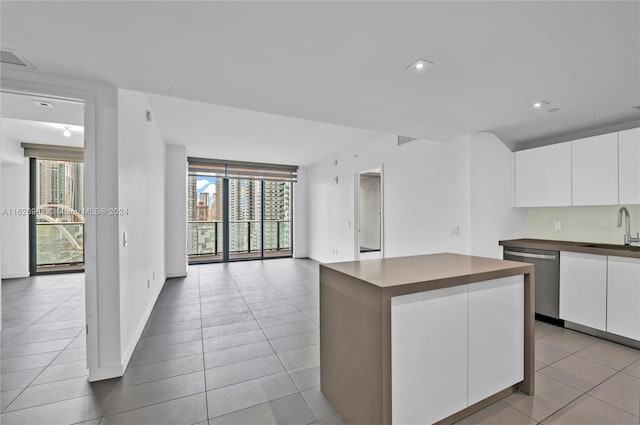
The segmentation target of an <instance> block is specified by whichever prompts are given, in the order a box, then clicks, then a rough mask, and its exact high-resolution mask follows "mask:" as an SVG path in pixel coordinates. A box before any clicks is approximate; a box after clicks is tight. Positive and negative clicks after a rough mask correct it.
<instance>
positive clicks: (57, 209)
mask: <svg viewBox="0 0 640 425" xmlns="http://www.w3.org/2000/svg"><path fill="white" fill-rule="evenodd" d="M36 167H37V168H36V265H37V266H38V267H41V266H56V265H61V264H77V265H80V266H82V263H83V262H84V243H83V242H84V217H83V216H82V213H83V210H84V164H82V163H81V162H71V161H52V160H42V159H39V160H37V161H36ZM40 271H42V270H40Z"/></svg>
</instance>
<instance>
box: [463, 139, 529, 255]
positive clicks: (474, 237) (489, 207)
mask: <svg viewBox="0 0 640 425" xmlns="http://www.w3.org/2000/svg"><path fill="white" fill-rule="evenodd" d="M469 138H470V140H469V141H470V149H471V201H470V209H471V249H470V253H471V254H472V255H478V256H482V257H492V258H502V247H501V246H498V244H497V241H498V240H501V239H513V238H521V237H523V236H524V228H525V226H524V211H523V210H522V209H521V208H513V153H512V152H511V151H510V150H509V149H508V148H507V147H506V146H505V145H504V143H502V141H501V140H500V139H498V138H497V137H496V136H495V135H493V134H489V133H473V134H471V135H469Z"/></svg>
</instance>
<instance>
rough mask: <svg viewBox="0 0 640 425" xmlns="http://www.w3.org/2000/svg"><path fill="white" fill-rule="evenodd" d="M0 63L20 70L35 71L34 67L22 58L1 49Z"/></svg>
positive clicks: (12, 51)
mask: <svg viewBox="0 0 640 425" xmlns="http://www.w3.org/2000/svg"><path fill="white" fill-rule="evenodd" d="M0 62H2V63H4V64H7V65H12V66H18V67H21V68H30V69H35V68H34V66H33V65H31V64H30V63H29V62H28V61H27V60H26V59H25V58H24V57H22V56H21V55H20V54H19V53H18V52H16V51H15V50H11V49H2V50H1V51H0Z"/></svg>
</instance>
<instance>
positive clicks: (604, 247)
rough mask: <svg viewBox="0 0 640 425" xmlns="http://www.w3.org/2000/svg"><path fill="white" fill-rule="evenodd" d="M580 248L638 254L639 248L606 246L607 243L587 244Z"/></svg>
mask: <svg viewBox="0 0 640 425" xmlns="http://www.w3.org/2000/svg"><path fill="white" fill-rule="evenodd" d="M580 246H582V247H585V248H601V249H615V250H619V251H634V252H636V251H637V252H640V246H628V245H616V244H608V243H588V244H581V245H580Z"/></svg>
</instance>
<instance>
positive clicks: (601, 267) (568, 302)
mask: <svg viewBox="0 0 640 425" xmlns="http://www.w3.org/2000/svg"><path fill="white" fill-rule="evenodd" d="M606 300H607V257H606V256H604V255H592V254H582V253H577V252H564V251H563V252H561V253H560V318H561V319H563V320H568V321H570V322H573V323H577V324H580V325H584V326H589V327H591V328H594V329H598V330H601V331H604V330H606V324H607V302H606Z"/></svg>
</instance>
